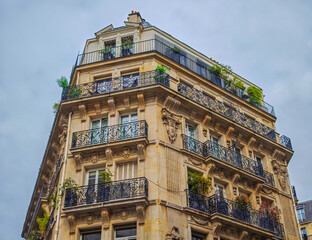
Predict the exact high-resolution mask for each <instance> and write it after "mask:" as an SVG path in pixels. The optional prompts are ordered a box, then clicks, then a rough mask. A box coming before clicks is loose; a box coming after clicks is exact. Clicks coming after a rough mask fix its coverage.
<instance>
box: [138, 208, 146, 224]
mask: <svg viewBox="0 0 312 240" xmlns="http://www.w3.org/2000/svg"><path fill="white" fill-rule="evenodd" d="M136 212H137V222H138V224H139V225H142V224H144V219H145V207H144V206H142V205H138V206H136Z"/></svg>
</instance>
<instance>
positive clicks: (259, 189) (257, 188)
mask: <svg viewBox="0 0 312 240" xmlns="http://www.w3.org/2000/svg"><path fill="white" fill-rule="evenodd" d="M261 188H262V184H261V183H258V184H257V185H256V189H255V192H256V193H260V191H261Z"/></svg>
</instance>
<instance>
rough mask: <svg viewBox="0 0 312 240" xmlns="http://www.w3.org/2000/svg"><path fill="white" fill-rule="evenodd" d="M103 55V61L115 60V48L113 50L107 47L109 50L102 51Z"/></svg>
mask: <svg viewBox="0 0 312 240" xmlns="http://www.w3.org/2000/svg"><path fill="white" fill-rule="evenodd" d="M101 54H102V59H103V60H108V59H112V58H114V55H113V48H111V47H107V48H105V49H103V50H102V51H101Z"/></svg>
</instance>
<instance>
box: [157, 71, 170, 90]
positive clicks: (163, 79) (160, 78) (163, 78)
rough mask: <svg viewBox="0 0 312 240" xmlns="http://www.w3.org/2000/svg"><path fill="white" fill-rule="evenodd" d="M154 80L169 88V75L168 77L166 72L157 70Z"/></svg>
mask: <svg viewBox="0 0 312 240" xmlns="http://www.w3.org/2000/svg"><path fill="white" fill-rule="evenodd" d="M154 79H155V82H156V83H161V84H164V85H166V86H169V75H167V74H166V73H165V72H162V71H160V70H156V71H155V77H154Z"/></svg>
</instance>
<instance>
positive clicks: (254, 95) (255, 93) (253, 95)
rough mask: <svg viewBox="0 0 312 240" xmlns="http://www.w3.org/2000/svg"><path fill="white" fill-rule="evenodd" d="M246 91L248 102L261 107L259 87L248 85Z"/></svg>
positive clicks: (261, 97)
mask: <svg viewBox="0 0 312 240" xmlns="http://www.w3.org/2000/svg"><path fill="white" fill-rule="evenodd" d="M247 93H248V96H249V100H248V101H249V102H250V103H252V104H255V105H258V106H260V107H262V101H261V100H262V99H263V96H262V92H261V90H260V89H259V88H257V87H255V86H250V87H248V88H247Z"/></svg>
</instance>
